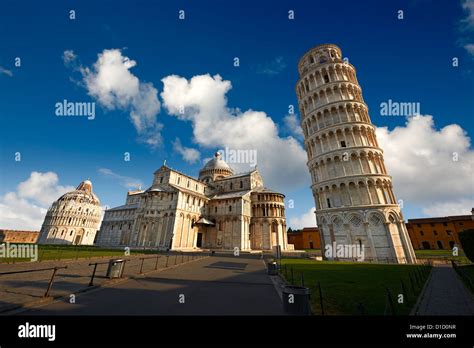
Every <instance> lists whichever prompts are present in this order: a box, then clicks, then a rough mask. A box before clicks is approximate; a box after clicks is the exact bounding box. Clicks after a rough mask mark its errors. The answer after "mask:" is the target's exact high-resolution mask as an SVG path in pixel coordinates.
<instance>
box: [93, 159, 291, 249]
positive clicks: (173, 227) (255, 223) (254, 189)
mask: <svg viewBox="0 0 474 348" xmlns="http://www.w3.org/2000/svg"><path fill="white" fill-rule="evenodd" d="M284 197H285V196H284V195H283V194H281V193H278V192H275V191H272V190H270V189H268V188H266V187H265V186H264V183H263V178H262V177H261V175H260V173H259V172H258V170H257V169H254V170H251V171H250V172H247V173H241V174H235V173H234V171H233V169H232V168H231V167H230V166H229V165H228V164H227V163H226V162H225V161H224V160H223V159H222V158H221V155H220V154H219V153H216V154H215V155H214V158H212V159H211V160H210V161H208V162H207V163H206V165H205V166H204V167H203V168H202V169H201V170H200V171H199V177H198V178H194V177H192V176H189V175H186V174H184V173H181V172H178V171H176V170H173V169H171V168H169V167H167V166H166V165H163V166H162V167H161V168H159V169H158V170H157V171H156V172H155V173H154V179H153V183H152V185H151V187H149V188H148V189H147V190H145V191H134V192H129V193H128V194H127V198H126V202H125V204H124V205H122V206H119V207H115V208H112V209H108V210H106V211H105V215H104V220H103V222H102V226H101V228H100V232H99V237H98V239H97V244H98V245H103V246H130V247H150V248H159V249H172V250H176V249H181V250H182V249H196V248H210V249H227V250H229V249H231V250H232V249H234V248H239V249H240V250H272V248H273V247H274V246H276V245H280V246H281V248H282V250H287V249H288V248H289V246H288V245H287V244H288V243H287V240H286V220H285V203H284Z"/></svg>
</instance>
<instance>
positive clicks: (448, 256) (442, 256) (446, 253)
mask: <svg viewBox="0 0 474 348" xmlns="http://www.w3.org/2000/svg"><path fill="white" fill-rule="evenodd" d="M415 255H416V257H417V258H419V259H439V260H453V261H457V262H460V263H469V260H468V258H467V257H466V256H465V255H464V251H463V250H459V254H458V256H453V252H452V250H415Z"/></svg>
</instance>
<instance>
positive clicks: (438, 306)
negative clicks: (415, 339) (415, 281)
mask: <svg viewBox="0 0 474 348" xmlns="http://www.w3.org/2000/svg"><path fill="white" fill-rule="evenodd" d="M421 296H422V297H421V301H420V303H419V306H418V308H416V309H415V313H414V315H474V298H473V295H472V294H471V292H470V291H469V290H468V289H467V288H466V287H465V286H464V283H463V282H462V281H461V279H460V278H459V276H458V275H457V274H456V271H455V270H454V269H453V267H452V266H451V265H450V264H444V265H442V264H439V265H434V267H433V269H432V271H431V276H430V278H429V280H428V284H427V285H426V287H425V290H424V292H423V294H422V295H421Z"/></svg>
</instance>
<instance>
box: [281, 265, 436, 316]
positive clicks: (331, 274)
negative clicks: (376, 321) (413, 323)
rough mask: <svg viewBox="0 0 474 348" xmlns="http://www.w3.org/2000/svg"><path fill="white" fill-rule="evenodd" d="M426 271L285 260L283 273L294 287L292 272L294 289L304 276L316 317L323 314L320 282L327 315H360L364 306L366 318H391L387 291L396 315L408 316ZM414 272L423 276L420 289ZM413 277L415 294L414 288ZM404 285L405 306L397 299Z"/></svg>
mask: <svg viewBox="0 0 474 348" xmlns="http://www.w3.org/2000/svg"><path fill="white" fill-rule="evenodd" d="M285 265H286V272H285ZM426 267H429V266H426ZM426 267H423V266H419V265H394V264H372V263H350V262H332V261H313V260H305V259H283V260H282V269H281V272H282V275H283V276H284V277H285V278H286V279H287V282H288V283H291V282H292V277H291V268H293V275H294V276H293V278H294V284H295V285H301V273H302V272H303V273H304V283H305V286H307V287H309V288H310V291H311V307H312V309H313V313H315V314H317V315H319V314H321V306H320V299H319V291H318V282H320V283H321V289H322V293H323V307H324V312H325V314H329V315H354V314H356V315H360V310H358V307H359V308H361V306H360V305H359V304H360V303H362V304H363V308H364V312H365V314H367V315H384V313H385V312H386V311H387V313H390V314H391V311H390V310H389V308H390V307H386V306H387V305H388V300H387V298H388V295H387V290H386V288H388V289H389V290H390V292H391V295H392V298H393V303H394V307H395V311H396V314H397V315H408V314H409V313H410V310H411V308H412V307H413V305H414V304H415V302H416V299H417V297H418V295H419V293H420V291H421V289H422V286H423V284H424V282H425V281H426V279H427V277H428V271H427V268H426ZM423 269H424V270H425V271H424V272H423V271H422V270H423ZM415 271H418V272H420V273H419V279H420V284H419V285H417V284H416V280H415V279H416V278H415ZM422 272H423V275H422ZM285 273H286V275H285ZM410 274H411V276H412V279H413V283H414V290H413V289H412V287H411V282H410V276H409V275H410ZM401 281H403V283H404V286H405V290H406V291H407V298H405V301H404V303H403V304H399V303H398V302H397V300H398V295H399V294H401V293H402V285H401Z"/></svg>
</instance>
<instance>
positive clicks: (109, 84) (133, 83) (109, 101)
mask: <svg viewBox="0 0 474 348" xmlns="http://www.w3.org/2000/svg"><path fill="white" fill-rule="evenodd" d="M66 52H68V51H65V52H64V56H67V55H70V53H69V54H67V53H66ZM71 52H72V51H71ZM74 57H75V56H74ZM136 65H137V63H136V61H134V60H131V59H130V58H128V57H125V56H123V55H122V52H121V51H120V50H119V49H109V50H107V49H105V50H104V51H102V53H99V55H98V59H97V61H96V62H95V63H94V66H93V67H92V68H88V67H80V68H79V71H80V72H81V73H82V76H83V83H84V85H85V87H86V88H87V91H88V93H89V95H90V96H91V97H93V98H94V99H96V100H97V101H98V102H99V104H100V105H102V106H103V107H105V108H107V109H109V110H115V109H118V110H122V111H128V112H130V119H131V121H132V123H133V125H134V126H135V129H136V131H137V133H138V135H139V139H140V141H142V142H144V143H146V144H148V145H149V146H150V147H152V148H155V147H157V146H159V145H160V144H161V142H162V137H161V133H160V131H161V129H162V128H163V125H162V124H161V123H159V122H158V121H157V118H156V117H157V114H158V113H159V112H160V101H159V100H158V91H157V89H156V88H155V87H154V86H153V84H152V83H147V82H142V81H140V80H139V79H138V77H136V76H135V75H133V74H132V73H131V72H130V69H131V68H133V67H134V66H136Z"/></svg>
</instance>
